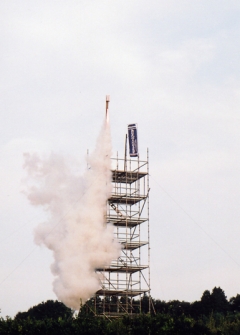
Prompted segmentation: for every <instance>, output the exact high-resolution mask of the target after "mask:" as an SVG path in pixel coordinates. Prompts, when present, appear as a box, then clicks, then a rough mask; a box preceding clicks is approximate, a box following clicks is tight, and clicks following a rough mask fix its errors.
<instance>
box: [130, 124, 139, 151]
mask: <svg viewBox="0 0 240 335" xmlns="http://www.w3.org/2000/svg"><path fill="white" fill-rule="evenodd" d="M128 140H129V154H130V157H138V138H137V124H136V123H132V124H129V125H128Z"/></svg>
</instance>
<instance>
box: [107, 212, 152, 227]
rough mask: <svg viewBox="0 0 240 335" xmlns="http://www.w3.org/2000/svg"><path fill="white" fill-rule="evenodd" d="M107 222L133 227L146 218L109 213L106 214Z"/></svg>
mask: <svg viewBox="0 0 240 335" xmlns="http://www.w3.org/2000/svg"><path fill="white" fill-rule="evenodd" d="M106 220H107V222H109V223H112V224H113V225H114V226H119V227H126V226H127V227H131V228H132V227H135V226H137V225H139V224H141V223H143V222H145V221H147V218H135V217H126V216H118V215H111V216H107V218H106Z"/></svg>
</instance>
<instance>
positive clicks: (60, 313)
mask: <svg viewBox="0 0 240 335" xmlns="http://www.w3.org/2000/svg"><path fill="white" fill-rule="evenodd" d="M28 317H29V318H30V319H35V320H44V319H47V318H48V319H54V320H58V319H59V318H62V319H67V318H69V317H72V310H71V309H70V308H68V307H66V306H65V305H64V304H63V303H62V302H59V301H57V300H56V301H53V300H48V301H46V302H42V303H41V304H39V305H37V306H33V307H31V308H29V310H28V311H27V312H18V313H17V314H16V316H15V319H16V320H20V319H22V320H24V319H27V318H28Z"/></svg>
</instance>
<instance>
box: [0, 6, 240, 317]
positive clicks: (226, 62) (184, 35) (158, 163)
mask: <svg viewBox="0 0 240 335" xmlns="http://www.w3.org/2000/svg"><path fill="white" fill-rule="evenodd" d="M239 15H240V3H239V1H231V0H230V1H229V0H225V1H223V0H218V1H216V0H213V1H211V2H209V1H204V0H202V1H197V0H195V1H192V0H191V1H190V0H181V1H179V0H169V1H163V0H159V1H153V0H152V1H151V0H148V1H141V0H138V1H136V0H133V1H125V0H121V1H118V0H117V1H110V0H106V1H94V0H92V1H79V0H69V1H61V0H58V1H54V0H52V1H46V0H41V1H39V0H35V1H34V2H33V1H30V0H29V1H28V0H24V1H21V2H20V1H17V0H15V1H14V0H2V1H1V2H0V45H1V54H0V59H1V61H0V73H1V75H0V90H1V99H0V113H1V118H2V122H1V126H0V127H1V135H0V163H1V164H0V178H1V190H0V201H1V209H0V220H1V234H0V264H1V266H0V283H1V284H0V308H1V311H2V314H1V315H2V316H5V315H11V316H14V315H15V314H16V313H17V312H18V311H24V310H27V309H28V308H29V307H31V306H33V305H35V304H38V303H40V302H42V301H45V300H47V299H55V295H54V294H53V292H52V281H53V276H52V274H51V272H50V264H51V263H52V256H51V253H50V251H49V250H46V249H45V248H44V247H42V248H40V247H37V246H35V244H34V242H33V230H34V228H35V227H36V226H37V224H38V223H39V222H41V221H42V220H44V214H43V213H42V212H41V211H40V210H39V209H36V208H32V207H31V206H30V204H29V203H28V202H27V199H26V198H25V197H24V195H23V194H22V193H21V191H22V189H23V179H24V178H25V176H26V175H25V171H24V170H23V153H24V152H37V153H39V154H42V153H44V154H46V155H48V154H49V153H51V152H56V153H61V154H64V155H70V156H74V157H75V158H78V159H79V162H80V165H81V168H82V167H84V166H85V160H84V158H85V154H86V151H87V149H90V150H92V149H93V148H94V145H95V141H96V138H97V135H98V133H99V130H100V127H101V124H102V120H103V117H104V109H105V95H106V94H110V95H111V102H110V114H111V131H112V141H113V153H115V152H116V151H119V154H122V153H123V148H124V136H125V133H126V127H127V124H128V123H132V122H137V123H138V128H139V146H140V156H141V158H143V159H144V158H146V149H147V147H148V148H149V150H150V174H151V178H150V183H151V185H150V186H151V197H150V199H151V203H150V211H151V212H150V218H151V221H150V222H151V242H152V243H151V252H152V257H151V281H152V296H153V297H154V298H158V299H164V300H170V299H179V300H186V301H194V300H197V299H200V297H201V295H202V293H203V291H204V290H205V289H209V290H211V289H212V288H213V287H214V286H220V287H221V288H222V289H223V290H224V291H225V293H226V295H227V297H228V298H230V297H231V296H234V295H236V294H237V293H240V287H239V279H240V247H239V234H240V225H239V221H240V220H239V219H240V207H239V198H240V182H239V168H240V158H239V149H240V132H239V126H240V113H239V106H240V65H239V64H240V62H239V54H240V45H239V39H240V36H239V35H240V21H239ZM181 208H182V209H181ZM203 230H204V231H203Z"/></svg>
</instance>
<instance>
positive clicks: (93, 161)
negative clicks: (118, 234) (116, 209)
mask: <svg viewBox="0 0 240 335" xmlns="http://www.w3.org/2000/svg"><path fill="white" fill-rule="evenodd" d="M87 160H88V168H87V169H86V171H85V173H84V174H83V176H80V175H79V173H78V171H76V164H73V162H69V161H66V159H64V158H63V157H60V156H58V155H55V154H51V155H50V157H48V158H40V157H39V156H38V155H37V154H25V165H24V167H25V168H26V169H27V172H28V178H27V181H28V184H29V182H30V186H27V190H26V192H25V193H26V195H27V197H28V199H29V201H30V202H31V204H32V205H34V206H42V207H43V208H44V209H45V210H46V211H47V212H48V214H49V218H48V220H47V221H46V222H43V223H41V224H39V225H38V226H37V228H36V229H35V242H36V243H37V244H39V245H45V246H46V247H47V248H48V249H50V250H52V252H53V257H54V263H53V264H52V265H51V271H52V273H53V275H54V276H55V280H54V282H53V290H54V292H55V294H56V295H57V297H58V299H59V300H61V301H62V302H63V303H64V304H66V305H67V306H68V307H71V308H73V309H79V307H80V299H82V302H83V303H84V302H85V301H86V300H87V299H89V298H90V297H91V296H92V295H93V294H94V293H95V292H96V291H97V290H98V289H99V288H100V280H99V278H98V276H97V274H96V273H95V269H96V268H101V267H103V266H107V265H109V264H110V263H111V261H112V260H113V259H115V258H117V257H118V256H119V252H120V245H119V243H118V242H117V241H116V240H114V237H113V226H111V225H110V224H107V225H106V224H105V214H106V209H107V199H108V198H109V196H110V194H111V188H112V186H111V137H110V129H109V125H108V124H106V123H105V122H104V125H103V127H102V130H101V132H100V135H99V137H98V140H97V144H96V148H95V150H94V152H93V153H92V154H91V155H90V156H89V157H88V158H87Z"/></svg>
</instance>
